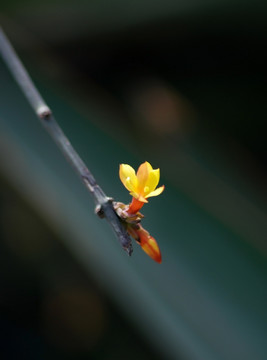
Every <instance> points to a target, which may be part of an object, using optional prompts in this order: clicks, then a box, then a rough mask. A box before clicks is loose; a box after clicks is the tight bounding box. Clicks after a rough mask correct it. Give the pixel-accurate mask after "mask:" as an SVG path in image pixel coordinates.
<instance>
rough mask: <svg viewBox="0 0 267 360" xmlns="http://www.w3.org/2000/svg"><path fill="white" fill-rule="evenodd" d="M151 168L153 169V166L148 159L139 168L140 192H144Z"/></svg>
mask: <svg viewBox="0 0 267 360" xmlns="http://www.w3.org/2000/svg"><path fill="white" fill-rule="evenodd" d="M151 170H153V168H152V166H151V165H150V164H149V162H147V161H145V162H144V163H143V164H141V165H140V166H139V168H138V170H137V181H138V189H139V191H140V193H143V190H144V187H145V186H146V182H147V180H148V177H149V173H150V171H151Z"/></svg>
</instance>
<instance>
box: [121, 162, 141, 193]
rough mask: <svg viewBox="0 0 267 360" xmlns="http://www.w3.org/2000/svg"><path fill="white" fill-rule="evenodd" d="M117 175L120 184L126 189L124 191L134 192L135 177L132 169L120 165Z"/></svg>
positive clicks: (125, 165) (128, 166)
mask: <svg viewBox="0 0 267 360" xmlns="http://www.w3.org/2000/svg"><path fill="white" fill-rule="evenodd" d="M119 175H120V179H121V182H122V183H123V185H124V186H125V187H126V189H128V190H129V191H134V190H135V189H136V186H137V177H136V174H135V171H134V169H133V168H132V167H131V166H130V165H127V164H121V165H120V171H119Z"/></svg>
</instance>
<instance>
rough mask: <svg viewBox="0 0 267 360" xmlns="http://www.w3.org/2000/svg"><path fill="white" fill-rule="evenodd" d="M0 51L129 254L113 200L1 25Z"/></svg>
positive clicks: (127, 236)
mask: <svg viewBox="0 0 267 360" xmlns="http://www.w3.org/2000/svg"><path fill="white" fill-rule="evenodd" d="M0 53H1V55H2V58H3V60H4V62H5V63H6V65H7V67H8V68H9V70H10V72H11V74H12V75H13V77H14V79H15V81H16V82H17V84H18V85H19V86H20V88H21V90H22V92H23V93H24V95H25V96H26V98H27V100H28V102H29V103H30V105H31V106H32V108H33V110H34V111H35V113H36V115H37V116H38V117H39V119H40V121H41V123H42V125H43V126H44V127H45V129H46V130H47V131H48V133H49V134H50V136H51V137H52V138H53V140H54V141H55V143H56V144H57V145H58V147H59V148H60V150H61V151H62V153H63V154H64V156H65V157H66V158H67V160H68V161H69V162H70V164H71V165H72V167H73V168H74V169H75V170H76V172H77V173H78V175H79V176H80V177H81V179H82V181H83V183H84V184H85V186H86V188H87V189H88V190H89V191H90V193H91V195H92V197H93V198H94V201H95V204H96V209H98V213H99V214H101V217H105V218H106V219H107V221H108V222H109V223H110V225H111V227H112V228H113V230H114V232H115V234H116V235H117V237H118V239H119V241H120V244H121V246H122V247H123V249H124V250H125V251H127V253H128V254H129V255H131V253H132V244H131V239H130V237H129V235H128V233H127V231H126V229H125V227H124V224H123V223H122V221H121V220H120V219H119V217H118V216H117V214H116V212H115V210H114V208H113V201H112V199H111V198H109V197H107V196H106V195H105V193H104V191H103V190H102V189H101V187H100V186H99V185H98V184H97V182H96V180H95V178H94V176H93V174H92V173H91V172H90V171H89V169H88V168H87V166H86V165H85V163H84V162H83V160H82V159H81V158H80V156H79V155H78V154H77V152H76V151H75V150H74V148H73V146H72V145H71V143H70V141H69V140H68V139H67V137H66V136H65V134H64V133H63V131H62V130H61V128H60V126H59V125H58V123H57V122H56V120H55V118H54V116H53V114H52V111H51V110H50V108H49V107H48V106H47V104H46V103H45V101H44V100H43V98H42V96H41V95H40V93H39V91H38V90H37V89H36V87H35V85H34V84H33V82H32V80H31V78H30V76H29V74H28V73H27V71H26V69H25V68H24V66H23V64H22V62H21V61H20V59H19V58H18V56H17V54H16V53H15V51H14V49H13V47H12V45H11V44H10V42H9V40H8V38H7V37H6V35H5V34H4V32H3V30H2V29H1V27H0Z"/></svg>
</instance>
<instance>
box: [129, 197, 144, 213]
mask: <svg viewBox="0 0 267 360" xmlns="http://www.w3.org/2000/svg"><path fill="white" fill-rule="evenodd" d="M143 205H144V202H142V201H139V200H137V199H136V198H135V197H133V198H132V202H131V204H130V205H129V209H128V210H127V212H128V213H129V214H136V213H137V212H138V211H139V210H141V208H142V207H143Z"/></svg>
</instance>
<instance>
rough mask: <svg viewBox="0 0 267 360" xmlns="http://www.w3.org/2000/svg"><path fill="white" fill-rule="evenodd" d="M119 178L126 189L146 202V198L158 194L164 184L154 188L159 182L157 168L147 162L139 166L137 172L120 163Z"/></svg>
mask: <svg viewBox="0 0 267 360" xmlns="http://www.w3.org/2000/svg"><path fill="white" fill-rule="evenodd" d="M119 174H120V179H121V181H122V183H123V185H124V186H125V187H126V189H127V190H129V191H130V195H132V196H133V197H134V198H135V199H137V200H138V201H139V202H141V203H147V202H148V201H147V200H146V199H147V198H149V197H151V196H158V195H160V194H161V193H162V191H163V190H164V185H163V186H160V187H159V188H157V189H156V187H157V185H158V183H159V177H160V174H159V169H153V168H152V166H151V165H150V164H149V162H147V161H146V162H144V163H143V164H141V165H140V166H139V169H138V170H137V173H135V171H134V169H133V168H132V167H131V166H130V165H127V164H121V165H120V173H119Z"/></svg>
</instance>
